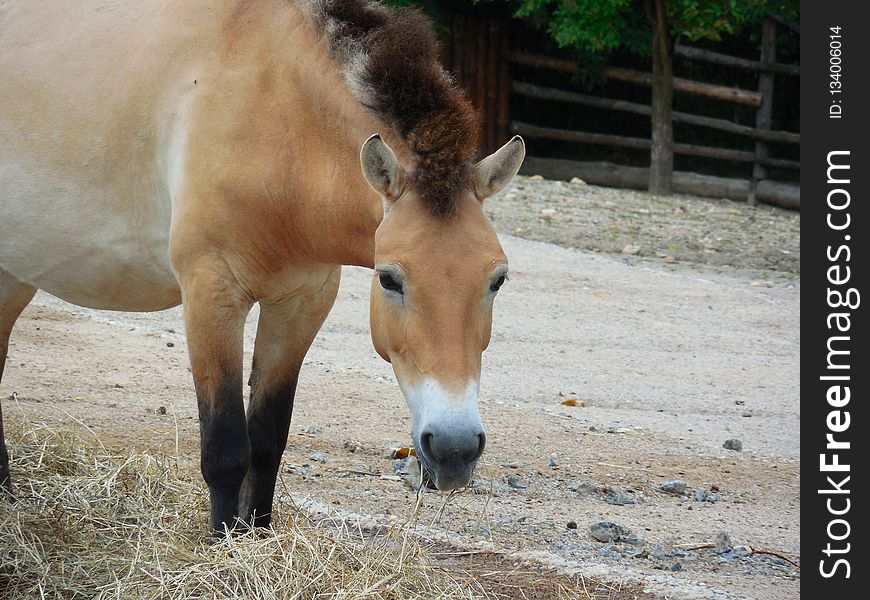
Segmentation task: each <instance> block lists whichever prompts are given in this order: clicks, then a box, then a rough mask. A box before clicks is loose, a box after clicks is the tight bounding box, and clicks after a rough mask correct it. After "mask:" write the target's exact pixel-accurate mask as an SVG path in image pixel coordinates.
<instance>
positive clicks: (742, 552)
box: [731, 546, 752, 556]
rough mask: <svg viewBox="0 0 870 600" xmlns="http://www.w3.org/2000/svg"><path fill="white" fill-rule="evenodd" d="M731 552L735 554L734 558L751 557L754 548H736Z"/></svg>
mask: <svg viewBox="0 0 870 600" xmlns="http://www.w3.org/2000/svg"><path fill="white" fill-rule="evenodd" d="M731 551H732V552H733V553H734V556H749V555H750V554H752V548H750V547H749V546H734V548H733V549H732V550H731Z"/></svg>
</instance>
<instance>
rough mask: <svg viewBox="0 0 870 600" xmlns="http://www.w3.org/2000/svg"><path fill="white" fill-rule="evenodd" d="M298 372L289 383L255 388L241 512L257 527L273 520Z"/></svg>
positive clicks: (250, 411) (249, 422) (250, 415)
mask: <svg viewBox="0 0 870 600" xmlns="http://www.w3.org/2000/svg"><path fill="white" fill-rule="evenodd" d="M297 380H298V376H296V377H293V378H292V379H291V380H290V381H289V382H288V383H287V384H284V385H282V386H277V387H274V388H273V387H272V386H269V385H268V384H264V385H262V386H257V387H254V386H252V388H251V391H252V393H251V396H252V398H251V404H250V408H249V409H248V436H249V438H250V441H251V466H250V468H249V469H248V473H247V476H246V477H245V481H244V483H243V484H242V491H241V494H240V506H239V509H240V511H241V516H242V517H243V518H244V519H247V522H248V523H250V524H251V525H253V526H256V527H267V526H268V525H269V523H271V521H272V502H273V498H274V495H275V482H276V480H277V477H278V467H279V465H280V463H281V455H282V454H283V453H284V448H286V446H287V434H288V431H289V429H290V417H291V415H292V413H293V398H294V396H295V394H296V382H297Z"/></svg>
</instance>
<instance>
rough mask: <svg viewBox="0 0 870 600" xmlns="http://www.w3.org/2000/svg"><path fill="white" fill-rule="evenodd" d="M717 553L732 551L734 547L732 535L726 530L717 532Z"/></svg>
mask: <svg viewBox="0 0 870 600" xmlns="http://www.w3.org/2000/svg"><path fill="white" fill-rule="evenodd" d="M715 543H716V554H725V553H726V552H730V551H731V550H732V549H733V548H734V544H733V543H732V542H731V536H729V535H728V534H727V533H725V532H724V531H722V532H719V533H717V534H716V540H715Z"/></svg>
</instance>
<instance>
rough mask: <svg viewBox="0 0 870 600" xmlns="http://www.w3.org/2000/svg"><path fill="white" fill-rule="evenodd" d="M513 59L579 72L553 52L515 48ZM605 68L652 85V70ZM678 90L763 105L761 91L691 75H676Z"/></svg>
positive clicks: (608, 73) (618, 76)
mask: <svg viewBox="0 0 870 600" xmlns="http://www.w3.org/2000/svg"><path fill="white" fill-rule="evenodd" d="M511 62H513V63H515V64H518V65H526V66H529V67H538V68H541V69H551V70H554V71H561V72H562V73H571V74H573V73H575V72H576V71H577V67H578V65H577V63H576V62H575V61H573V60H566V59H563V58H553V57H551V56H543V55H540V54H526V53H524V52H515V53H513V54H511ZM602 72H603V73H604V76H605V77H607V78H608V79H616V80H618V81H627V82H629V83H636V84H640V85H645V86H647V87H650V86H652V74H650V73H644V72H642V71H635V70H634V69H623V68H621V67H604V70H603V71H602ZM674 90H675V91H677V92H686V93H689V94H695V95H698V96H706V97H708V98H716V99H717V100H725V101H726V102H734V103H736V104H745V105H746V106H752V107H754V108H758V107H759V106H761V94H759V93H758V92H753V91H750V90H744V89H741V88H736V87H727V86H723V85H713V84H710V83H701V82H698V81H692V80H691V79H681V78H679V77H674Z"/></svg>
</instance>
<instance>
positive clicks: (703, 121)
mask: <svg viewBox="0 0 870 600" xmlns="http://www.w3.org/2000/svg"><path fill="white" fill-rule="evenodd" d="M511 89H512V90H513V91H514V92H515V93H516V94H519V95H520V96H526V97H529V98H537V99H539V100H556V101H560V102H571V103H573V104H581V105H584V106H593V107H595V108H602V109H606V110H619V111H624V112H630V113H635V114H638V115H645V116H650V115H651V114H652V108H651V107H649V106H648V105H646V104H639V103H637V102H628V101H626V100H613V99H610V98H602V97H600V96H589V95H587V94H579V93H577V92H569V91H566V90H559V89H556V88H550V87H544V86H540V85H535V84H532V83H525V82H522V81H512V82H511ZM671 117H672V119H673V120H674V122H675V123H685V124H687V125H697V126H699V127H708V128H710V129H718V130H719V131H726V132H728V133H734V134H737V135H743V136H746V137H748V138H750V139H753V140H760V141H764V142H776V143H784V144H800V143H801V136H800V134H799V133H792V132H790V131H764V130H757V129H755V128H754V127H750V126H749V125H740V124H739V123H734V122H733V121H728V120H726V119H715V118H713V117H704V116H701V115H693V114H689V113H684V112H679V111H673V113H672V114H671Z"/></svg>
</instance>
